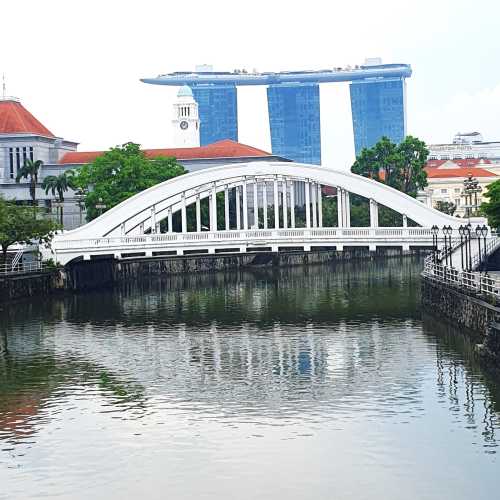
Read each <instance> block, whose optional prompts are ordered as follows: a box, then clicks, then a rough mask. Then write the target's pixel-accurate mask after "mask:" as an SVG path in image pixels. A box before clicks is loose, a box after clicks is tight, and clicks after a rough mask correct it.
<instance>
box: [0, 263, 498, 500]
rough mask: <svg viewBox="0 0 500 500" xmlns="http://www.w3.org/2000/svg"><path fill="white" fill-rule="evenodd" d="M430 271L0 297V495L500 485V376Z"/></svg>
mask: <svg viewBox="0 0 500 500" xmlns="http://www.w3.org/2000/svg"><path fill="white" fill-rule="evenodd" d="M421 266H422V262H421V261H418V260H415V261H412V260H409V259H402V260H399V259H395V260H390V261H385V262H383V261H382V262H372V263H367V262H358V263H352V264H342V265H337V266H315V267H309V268H290V269H281V270H278V271H276V270H275V271H271V270H261V271H255V272H235V273H226V274H214V275H194V276H193V275H192V276H183V277H173V278H170V279H168V280H163V281H161V280H156V279H155V280H153V281H151V282H144V283H132V284H129V285H127V286H123V287H121V288H120V289H117V290H114V291H102V292H98V293H91V294H90V293H89V294H81V295H77V296H72V297H55V298H50V299H45V300H38V301H31V302H20V303H17V304H15V305H4V306H2V307H3V309H0V320H1V321H0V351H1V350H2V349H3V351H4V353H3V354H1V355H0V498H1V499H9V500H17V499H23V500H25V499H32V498H44V499H47V498H49V499H52V498H58V499H59V498H61V499H71V500H73V499H76V500H79V499H89V498H92V499H106V500H115V499H116V500H118V499H120V500H122V499H129V498H130V499H138V498H147V499H166V498H169V499H197V500H203V499H217V500H220V499H242V500H243V499H245V500H246V499H287V500H288V499H290V500H292V499H333V498H335V499H356V500H361V499H384V500H388V499H389V500H392V499H398V500H401V499H436V500H437V499H439V500H443V499H454V500H460V499H470V498H475V499H488V500H491V499H492V498H498V491H499V486H500V460H499V455H498V452H499V448H498V443H499V439H500V385H499V383H498V381H495V380H494V379H492V378H491V377H490V376H489V375H488V374H486V373H485V372H483V371H482V370H481V369H480V368H479V367H478V366H477V363H476V361H475V360H474V357H473V355H472V348H471V346H470V344H469V343H468V342H467V341H466V340H465V338H464V337H462V336H460V335H459V334H457V333H456V332H454V330H453V328H451V327H449V326H447V325H446V324H444V323H441V322H440V321H438V320H436V319H435V318H431V317H428V316H426V315H425V312H424V313H423V312H422V311H421V310H420V298H419V288H420V282H419V272H420V270H421Z"/></svg>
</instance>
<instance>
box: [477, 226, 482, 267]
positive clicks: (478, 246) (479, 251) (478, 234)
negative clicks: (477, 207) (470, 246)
mask: <svg viewBox="0 0 500 500" xmlns="http://www.w3.org/2000/svg"><path fill="white" fill-rule="evenodd" d="M476 236H477V250H478V264H479V272H481V267H482V264H483V256H482V253H481V226H477V227H476Z"/></svg>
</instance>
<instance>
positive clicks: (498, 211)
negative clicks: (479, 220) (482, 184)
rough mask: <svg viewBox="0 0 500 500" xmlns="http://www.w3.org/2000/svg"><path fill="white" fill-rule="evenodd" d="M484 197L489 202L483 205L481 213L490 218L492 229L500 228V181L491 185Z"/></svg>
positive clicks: (489, 222)
mask: <svg viewBox="0 0 500 500" xmlns="http://www.w3.org/2000/svg"><path fill="white" fill-rule="evenodd" d="M483 196H485V197H486V198H488V199H489V201H486V202H484V203H482V204H481V212H482V213H483V214H484V215H486V217H488V224H489V225H490V226H491V227H495V228H498V227H500V180H498V181H495V182H492V183H491V184H489V185H488V187H487V188H486V192H485V193H484V195H483Z"/></svg>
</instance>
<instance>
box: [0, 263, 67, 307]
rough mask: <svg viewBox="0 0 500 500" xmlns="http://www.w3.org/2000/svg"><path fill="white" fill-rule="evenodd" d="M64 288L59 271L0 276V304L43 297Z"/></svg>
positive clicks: (62, 274)
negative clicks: (26, 298)
mask: <svg viewBox="0 0 500 500" xmlns="http://www.w3.org/2000/svg"><path fill="white" fill-rule="evenodd" d="M64 287H65V276H64V273H61V272H60V271H59V270H57V269H54V270H50V271H41V272H37V273H26V274H18V275H8V276H7V275H4V276H2V275H0V302H7V301H9V300H16V299H21V298H25V297H43V296H44V295H48V294H49V293H52V292H54V291H55V290H59V289H63V288H64Z"/></svg>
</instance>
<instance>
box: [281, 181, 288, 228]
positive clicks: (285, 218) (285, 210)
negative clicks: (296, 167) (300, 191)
mask: <svg viewBox="0 0 500 500" xmlns="http://www.w3.org/2000/svg"><path fill="white" fill-rule="evenodd" d="M282 189H283V228H284V229H286V228H287V227H288V203H287V201H288V200H287V197H288V187H287V182H286V179H284V180H283V182H282Z"/></svg>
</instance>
